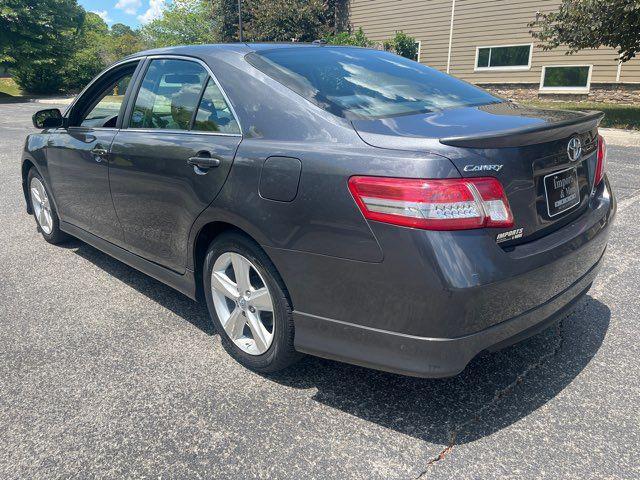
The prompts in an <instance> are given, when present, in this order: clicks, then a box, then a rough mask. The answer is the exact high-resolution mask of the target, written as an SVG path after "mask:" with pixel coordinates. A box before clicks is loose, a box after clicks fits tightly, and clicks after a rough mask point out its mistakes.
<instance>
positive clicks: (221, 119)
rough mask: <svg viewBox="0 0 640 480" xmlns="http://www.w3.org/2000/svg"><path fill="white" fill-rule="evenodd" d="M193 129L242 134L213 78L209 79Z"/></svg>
mask: <svg viewBox="0 0 640 480" xmlns="http://www.w3.org/2000/svg"><path fill="white" fill-rule="evenodd" d="M193 129H194V130H201V131H206V132H222V133H240V127H238V123H237V122H236V119H235V118H234V117H233V113H231V109H230V108H229V105H228V104H227V102H226V100H225V99H224V96H223V95H222V92H221V91H220V89H219V88H218V86H217V85H216V83H215V82H214V81H213V79H212V78H209V81H208V82H207V87H206V88H205V90H204V94H203V95H202V100H201V101H200V106H199V108H198V113H197V114H196V120H195V123H194V124H193Z"/></svg>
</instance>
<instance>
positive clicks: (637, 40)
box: [529, 0, 640, 62]
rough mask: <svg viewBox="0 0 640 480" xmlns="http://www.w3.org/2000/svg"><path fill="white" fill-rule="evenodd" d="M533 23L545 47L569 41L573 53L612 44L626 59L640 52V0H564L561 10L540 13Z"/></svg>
mask: <svg viewBox="0 0 640 480" xmlns="http://www.w3.org/2000/svg"><path fill="white" fill-rule="evenodd" d="M529 27H530V28H532V30H531V31H530V33H531V35H532V36H533V37H534V38H535V39H537V40H539V41H540V43H541V46H542V48H543V49H545V50H551V49H553V48H557V47H559V46H560V45H566V46H567V47H568V51H567V54H571V53H575V52H577V51H579V50H583V49H586V48H598V47H610V48H614V49H616V50H617V51H618V54H619V58H620V60H621V61H623V62H626V61H629V60H631V59H632V58H633V57H635V56H636V54H637V53H638V52H640V0H563V2H562V4H561V5H560V8H559V9H558V10H557V11H554V12H551V13H546V14H545V13H543V14H539V15H538V16H537V17H536V20H535V21H533V22H531V23H530V24H529Z"/></svg>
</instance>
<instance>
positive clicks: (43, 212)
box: [29, 177, 53, 235]
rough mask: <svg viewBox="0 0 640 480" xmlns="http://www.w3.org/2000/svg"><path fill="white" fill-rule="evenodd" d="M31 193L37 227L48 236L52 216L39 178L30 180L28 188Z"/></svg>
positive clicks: (49, 204) (51, 225)
mask: <svg viewBox="0 0 640 480" xmlns="http://www.w3.org/2000/svg"><path fill="white" fill-rule="evenodd" d="M29 189H30V191H31V205H32V206H33V213H34V214H35V217H36V220H37V222H38V225H40V228H41V229H42V231H43V232H44V233H46V234H47V235H49V234H50V233H51V232H52V231H53V216H52V213H51V203H50V202H49V196H48V195H47V191H46V190H45V188H44V185H43V184H42V182H41V181H40V179H39V178H37V177H34V178H32V179H31V185H30V187H29Z"/></svg>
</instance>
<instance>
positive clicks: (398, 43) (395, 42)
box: [383, 31, 418, 61]
mask: <svg viewBox="0 0 640 480" xmlns="http://www.w3.org/2000/svg"><path fill="white" fill-rule="evenodd" d="M383 46H384V49H385V50H388V51H391V52H395V53H397V54H398V55H402V56H403V57H405V58H409V59H411V60H416V61H417V60H418V42H416V39H415V38H413V37H412V36H410V35H407V34H406V33H404V32H402V31H399V32H396V34H395V36H394V37H393V38H390V39H389V40H385V41H384V43H383Z"/></svg>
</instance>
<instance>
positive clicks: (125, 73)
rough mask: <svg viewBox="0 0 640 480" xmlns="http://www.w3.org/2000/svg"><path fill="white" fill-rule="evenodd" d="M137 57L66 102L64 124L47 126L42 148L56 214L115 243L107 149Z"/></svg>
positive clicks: (117, 233)
mask: <svg viewBox="0 0 640 480" xmlns="http://www.w3.org/2000/svg"><path fill="white" fill-rule="evenodd" d="M138 63H139V61H132V62H127V63H125V64H122V65H119V66H117V67H115V68H114V69H111V70H110V71H108V72H106V73H105V74H104V75H102V76H101V77H99V78H98V79H97V80H95V81H94V82H93V83H92V84H90V86H89V87H88V88H87V89H86V90H85V91H84V92H83V93H82V94H81V95H80V97H79V98H78V99H77V101H76V102H75V103H74V104H73V105H72V107H71V108H70V110H69V112H68V114H67V118H68V120H67V127H66V128H58V129H56V130H54V131H53V132H51V135H50V136H49V139H48V143H47V150H46V152H47V153H46V155H47V166H48V171H49V177H50V183H51V189H52V191H53V195H54V198H55V199H56V205H57V208H58V214H59V215H60V219H61V220H62V221H63V222H67V223H71V224H73V225H75V226H77V227H80V228H82V229H84V230H86V231H88V232H90V233H92V234H94V235H97V236H99V237H101V238H104V239H106V240H108V241H110V242H113V243H117V244H121V243H122V242H123V241H124V234H123V232H122V228H121V227H120V223H119V221H118V218H117V215H116V212H115V208H114V206H113V202H112V200H111V192H110V189H109V171H108V160H109V158H108V153H109V147H110V145H111V142H112V141H113V139H114V137H115V135H116V133H117V131H118V126H119V124H120V123H121V119H120V112H121V111H122V112H124V106H125V101H124V100H125V97H126V94H127V89H128V85H129V83H130V81H131V78H132V77H133V74H134V73H135V71H136V68H137V66H138Z"/></svg>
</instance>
